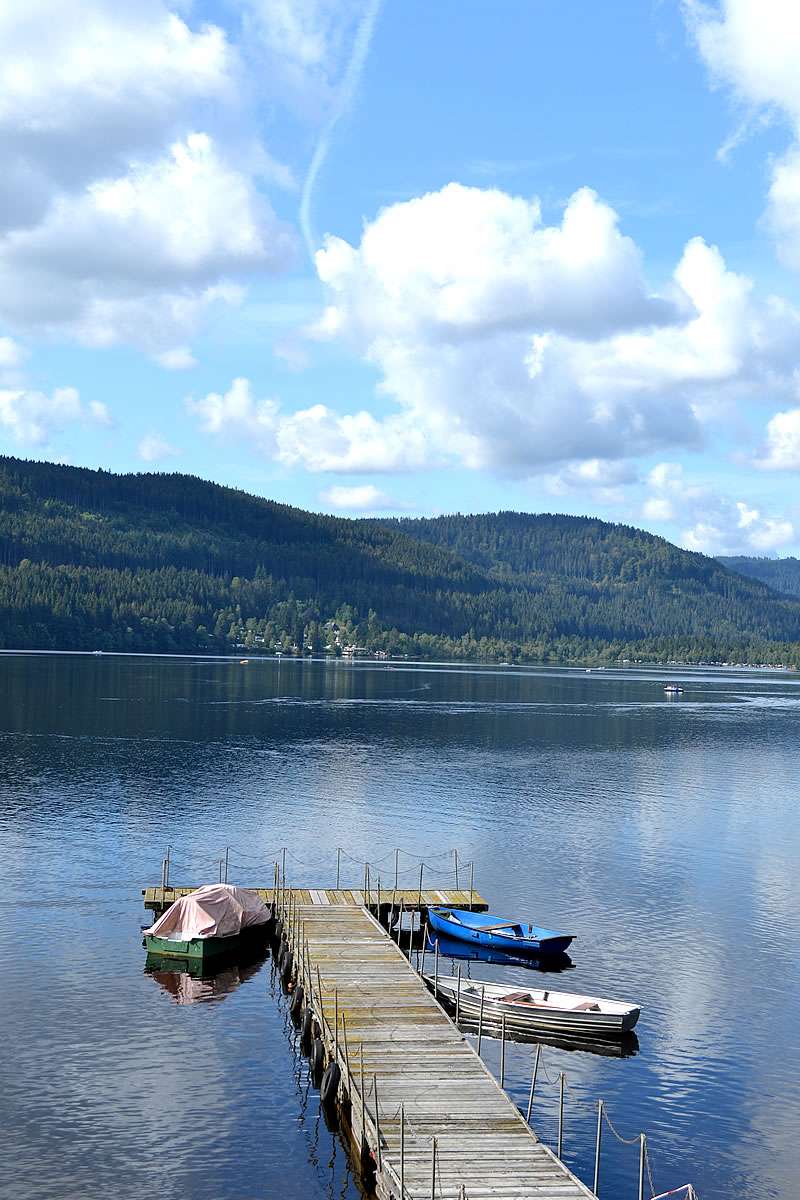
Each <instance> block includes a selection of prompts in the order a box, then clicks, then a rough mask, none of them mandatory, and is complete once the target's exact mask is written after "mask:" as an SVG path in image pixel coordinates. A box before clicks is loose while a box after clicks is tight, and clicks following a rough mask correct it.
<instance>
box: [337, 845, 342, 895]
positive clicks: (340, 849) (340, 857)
mask: <svg viewBox="0 0 800 1200" xmlns="http://www.w3.org/2000/svg"><path fill="white" fill-rule="evenodd" d="M341 863H342V848H341V846H337V848H336V890H337V892H338V890H339V867H340V866H341Z"/></svg>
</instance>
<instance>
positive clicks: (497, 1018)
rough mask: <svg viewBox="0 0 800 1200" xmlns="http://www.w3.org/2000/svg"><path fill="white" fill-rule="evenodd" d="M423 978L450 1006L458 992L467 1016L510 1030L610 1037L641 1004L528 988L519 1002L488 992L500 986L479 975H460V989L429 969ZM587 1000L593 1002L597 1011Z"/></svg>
mask: <svg viewBox="0 0 800 1200" xmlns="http://www.w3.org/2000/svg"><path fill="white" fill-rule="evenodd" d="M425 979H426V982H427V983H428V985H429V986H430V987H431V988H432V989H433V990H434V993H435V994H436V996H437V998H438V999H439V1000H444V1001H445V1002H446V1003H447V1004H448V1005H449V1006H455V1004H456V996H457V995H458V1008H459V1013H462V1014H463V1015H464V1016H465V1017H469V1018H472V1019H473V1020H480V1021H481V1023H482V1024H483V1025H484V1026H494V1027H495V1028H496V1027H497V1026H499V1025H502V1023H503V1021H504V1020H505V1027H506V1030H507V1032H509V1033H514V1032H518V1033H537V1032H538V1033H542V1034H549V1035H552V1036H559V1035H567V1036H571V1037H582V1038H587V1037H597V1038H613V1037H620V1036H622V1034H624V1033H627V1032H629V1031H630V1030H631V1029H633V1027H634V1025H635V1024H636V1022H637V1021H638V1019H639V1012H640V1010H639V1008H638V1007H637V1006H636V1005H633V1004H626V1003H625V1002H621V1001H613V1000H601V999H597V1000H595V999H594V998H593V997H586V996H578V995H570V994H565V993H557V992H547V991H541V992H531V993H530V995H531V997H532V1003H530V1004H525V1005H521V1004H518V1003H508V1002H504V1001H503V1000H501V999H499V998H497V997H496V996H494V995H492V991H496V990H498V989H497V988H496V985H492V984H490V983H482V982H481V981H480V980H462V981H461V991H460V994H459V987H458V982H457V981H456V980H452V979H446V980H443V979H438V980H436V979H434V977H433V976H430V975H426V977H425ZM482 992H483V1001H482V1002H481V993H482ZM559 997H561V998H563V1000H564V1005H563V1007H558V1006H556V1005H557V1004H558V998H559ZM554 1001H555V1002H556V1003H555V1004H554ZM590 1005H596V1006H597V1009H596V1011H593V1010H592V1008H591V1007H589V1006H590ZM481 1010H482V1011H481Z"/></svg>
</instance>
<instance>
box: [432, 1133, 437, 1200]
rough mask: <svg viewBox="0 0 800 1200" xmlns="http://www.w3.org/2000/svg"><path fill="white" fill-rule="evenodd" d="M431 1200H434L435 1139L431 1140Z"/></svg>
mask: <svg viewBox="0 0 800 1200" xmlns="http://www.w3.org/2000/svg"><path fill="white" fill-rule="evenodd" d="M431 1200H436V1138H434V1139H433V1164H432V1167H431Z"/></svg>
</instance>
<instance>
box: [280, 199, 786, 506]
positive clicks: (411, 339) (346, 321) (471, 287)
mask: <svg viewBox="0 0 800 1200" xmlns="http://www.w3.org/2000/svg"><path fill="white" fill-rule="evenodd" d="M316 261H317V268H318V271H319V274H320V277H321V279H322V280H323V282H324V283H325V284H326V286H327V288H328V293H329V303H328V305H327V307H326V308H325V310H324V312H323V313H322V314H321V316H320V318H319V320H318V321H317V322H316V323H315V324H314V325H313V326H312V327H310V328H309V329H307V330H306V337H307V339H308V340H309V341H313V340H314V339H317V340H334V339H336V340H340V341H342V342H343V343H344V344H346V345H348V346H349V347H351V348H352V349H353V350H355V351H356V352H357V353H359V354H361V355H362V357H363V358H364V359H365V360H366V361H368V362H370V363H372V364H374V365H375V366H376V367H377V368H378V370H379V371H380V372H381V376H382V379H381V382H380V390H381V392H382V393H383V394H385V395H387V396H389V397H391V398H392V399H394V400H395V401H396V403H397V404H398V407H399V409H400V414H399V415H400V417H401V418H402V429H403V435H404V439H405V441H406V443H408V441H409V438H410V434H411V431H416V432H417V434H418V435H419V442H420V445H425V446H426V447H427V450H426V454H425V457H424V459H422V458H417V459H416V460H413V459H411V458H407V461H408V462H412V461H416V462H417V463H422V462H428V463H431V462H441V461H448V462H457V463H459V464H460V465H463V466H467V467H470V468H474V469H490V470H494V471H497V472H500V473H508V474H513V475H530V474H533V473H539V474H542V473H545V472H552V471H553V468H554V467H557V468H559V472H560V474H559V475H558V478H560V479H561V482H562V484H563V483H565V482H568V481H569V482H570V486H572V485H579V484H580V483H581V482H582V481H581V478H580V475H578V474H576V468H575V467H574V466H573V465H572V464H576V463H581V462H584V461H586V462H594V461H598V462H599V461H604V462H606V463H609V462H619V461H620V460H624V459H626V458H631V457H635V456H637V455H642V454H648V453H652V452H654V451H655V452H659V451H661V452H663V451H665V450H666V451H669V450H673V449H675V448H678V447H682V448H686V447H691V448H698V447H700V446H702V445H703V443H704V440H705V438H706V436H707V427H708V423H709V422H710V421H712V420H714V419H721V418H722V417H724V414H725V407H726V405H728V406H729V405H731V404H733V403H734V402H738V400H740V399H741V398H742V396H751V397H753V398H756V397H760V396H762V395H763V396H766V397H768V398H774V397H776V396H780V395H783V394H785V393H788V392H790V391H791V389H792V370H793V365H794V361H795V357H796V346H797V344H798V337H799V336H800V313H798V311H797V310H796V309H794V308H793V307H792V306H791V305H789V304H788V303H787V302H785V301H783V300H781V299H780V298H777V297H770V298H768V299H767V300H765V301H760V300H756V299H755V298H754V296H753V285H752V280H750V279H749V278H747V277H746V276H742V275H738V274H736V273H735V272H732V271H729V270H728V269H727V267H726V265H725V262H724V260H723V258H722V255H721V254H720V253H719V251H718V249H717V248H716V247H713V246H709V245H707V244H706V243H705V242H704V241H703V240H702V239H700V238H696V239H693V240H692V241H690V242H689V243H688V244H687V246H686V247H685V249H684V252H683V254H682V256H681V259H680V262H679V263H678V265H677V267H676V269H675V272H674V275H673V279H672V280H671V282H670V285H669V288H668V289H667V290H666V292H665V294H664V295H661V296H660V295H655V294H654V293H653V292H652V291H651V289H650V288H649V287H648V286H647V284H646V281H645V279H644V275H643V271H642V263H641V255H640V253H639V250H638V248H637V247H636V246H635V244H634V243H633V242H632V241H631V239H630V238H628V237H625V236H624V235H622V234H621V233H620V231H619V229H618V221H617V218H616V215H615V214H614V212H613V211H612V210H611V209H610V208H609V207H608V205H606V204H604V203H603V202H602V201H601V200H600V199H599V198H598V197H597V196H596V195H595V194H594V193H593V192H591V191H589V190H588V189H581V190H580V191H579V192H577V193H576V194H575V196H573V197H572V198H571V200H570V201H569V202H568V204H567V205H566V208H565V210H564V214H563V218H562V220H561V222H560V223H559V224H557V225H552V226H546V225H543V224H542V221H541V213H540V210H539V206H538V204H537V203H535V202H530V201H526V200H522V199H520V198H517V197H512V196H507V195H505V194H504V193H502V192H499V191H497V190H496V189H491V190H487V191H482V190H480V189H476V188H465V187H461V186H459V185H455V184H451V185H449V186H448V187H446V188H444V189H442V191H440V192H437V193H435V194H430V195H428V196H425V197H423V198H422V199H418V200H413V201H409V202H406V203H401V204H396V205H394V206H392V207H391V208H387V209H385V210H383V211H382V212H381V213H379V215H378V216H377V217H376V219H375V220H374V221H373V222H371V223H369V224H368V225H367V226H366V227H365V229H364V233H363V236H362V239H361V243H360V245H359V246H351V245H349V244H348V243H346V242H344V241H343V240H342V239H340V238H333V237H329V238H327V239H326V243H325V248H324V249H323V250H322V251H320V253H319V254H318V255H317V258H316ZM315 420H317V421H318V423H324V424H325V425H326V426H327V428H328V429H329V430H333V429H334V428H335V427H336V426H337V425H338V426H339V427H341V426H342V425H343V423H344V422H345V420H346V418H344V417H338V418H337V417H334V415H333V414H331V413H329V412H327V410H326V412H325V414H324V422H323V415H322V414H318V416H317V417H315ZM350 420H353V421H354V420H355V418H350ZM386 424H387V422H386V421H385V420H384V422H382V429H385V428H386ZM299 441H300V439H298V442H299ZM411 444H412V445H413V444H414V443H413V441H412V442H411ZM298 453H299V454H301V453H302V452H301V451H300V450H298ZM406 454H407V451H406ZM377 461H378V463H379V464H380V463H381V462H382V458H379V459H378V460H377ZM337 462H338V466H339V469H352V463H351V450H350V447H349V444H339V448H338V449H337V442H336V440H335V439H333V438H329V439H328V442H327V448H326V462H325V469H328V470H330V469H336V465H337ZM570 474H571V475H572V478H571V481H570Z"/></svg>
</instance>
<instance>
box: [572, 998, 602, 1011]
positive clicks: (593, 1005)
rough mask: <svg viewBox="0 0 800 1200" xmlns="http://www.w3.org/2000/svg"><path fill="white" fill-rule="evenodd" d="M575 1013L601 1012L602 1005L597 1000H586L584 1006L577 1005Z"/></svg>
mask: <svg viewBox="0 0 800 1200" xmlns="http://www.w3.org/2000/svg"><path fill="white" fill-rule="evenodd" d="M573 1012H600V1005H599V1004H598V1003H597V1001H595V1000H584V1002H583V1004H576V1005H575V1008H574V1009H573Z"/></svg>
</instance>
